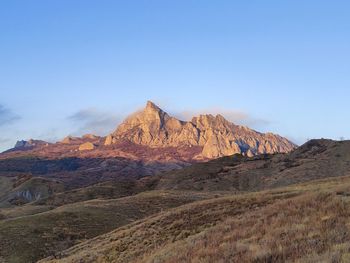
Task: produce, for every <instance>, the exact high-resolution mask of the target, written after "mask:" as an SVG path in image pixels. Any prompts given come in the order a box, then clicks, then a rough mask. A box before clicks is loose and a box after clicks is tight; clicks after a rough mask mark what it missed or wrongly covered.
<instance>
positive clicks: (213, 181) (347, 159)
mask: <svg viewBox="0 0 350 263" xmlns="http://www.w3.org/2000/svg"><path fill="white" fill-rule="evenodd" d="M349 172H350V141H342V142H338V141H332V140H311V141H309V142H308V143H306V144H304V145H303V146H301V147H299V148H297V149H296V150H295V151H293V152H291V153H288V154H275V155H261V156H256V157H253V158H247V157H243V156H240V155H234V156H230V157H223V158H219V159H217V160H213V161H210V162H207V163H199V164H195V165H192V166H190V167H186V168H184V169H182V170H177V171H172V172H168V173H164V174H162V175H161V176H160V178H159V180H160V181H159V183H158V185H157V189H181V190H199V191H212V190H222V191H233V192H239V191H259V190H264V189H270V188H274V187H281V186H287V185H291V184H296V183H300V182H305V181H310V180H315V179H321V178H327V177H336V176H344V175H346V174H348V173H349Z"/></svg>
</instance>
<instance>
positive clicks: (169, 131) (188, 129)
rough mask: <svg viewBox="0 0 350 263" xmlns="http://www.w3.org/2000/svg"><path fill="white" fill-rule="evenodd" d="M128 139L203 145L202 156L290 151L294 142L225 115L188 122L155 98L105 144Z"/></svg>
mask: <svg viewBox="0 0 350 263" xmlns="http://www.w3.org/2000/svg"><path fill="white" fill-rule="evenodd" d="M119 140H127V141H130V142H133V143H135V144H140V145H145V146H149V147H160V148H162V147H179V146H198V147H202V149H203V151H202V157H205V158H215V157H220V156H224V155H231V154H234V153H242V154H247V155H256V154H261V153H275V152H288V151H291V150H292V149H294V144H293V143H291V142H289V141H288V140H287V139H285V138H282V137H279V136H275V135H272V136H269V135H267V134H262V133H258V132H256V131H254V130H250V129H239V126H236V125H235V124H233V123H231V122H230V121H228V120H226V119H225V118H224V117H223V116H222V115H220V114H218V115H216V116H213V115H211V114H207V115H200V116H199V117H194V118H193V119H192V120H191V121H189V122H184V121H180V120H178V119H176V118H174V117H171V116H169V115H168V114H167V113H166V112H165V111H163V110H162V109H160V108H159V107H158V106H157V105H156V104H154V103H153V102H152V101H147V104H146V108H145V109H144V110H143V111H141V112H137V113H135V114H132V115H131V116H129V117H128V118H127V119H126V120H125V121H124V122H123V123H122V124H121V125H119V127H118V128H117V130H116V131H115V132H113V133H112V134H110V135H109V136H108V137H107V139H106V141H105V145H110V144H114V143H117V142H118V141H119Z"/></svg>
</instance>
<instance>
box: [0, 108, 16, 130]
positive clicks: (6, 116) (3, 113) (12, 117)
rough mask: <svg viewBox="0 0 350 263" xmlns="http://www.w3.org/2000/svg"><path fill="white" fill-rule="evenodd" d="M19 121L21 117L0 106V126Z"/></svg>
mask: <svg viewBox="0 0 350 263" xmlns="http://www.w3.org/2000/svg"><path fill="white" fill-rule="evenodd" d="M19 119H20V117H19V116H18V115H17V114H15V113H14V112H12V111H11V110H10V109H8V108H6V107H5V106H4V105H2V104H0V126H4V125H7V124H10V123H13V122H14V121H17V120H19Z"/></svg>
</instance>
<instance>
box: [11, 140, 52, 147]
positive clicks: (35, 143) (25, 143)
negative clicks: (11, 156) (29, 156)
mask: <svg viewBox="0 0 350 263" xmlns="http://www.w3.org/2000/svg"><path fill="white" fill-rule="evenodd" d="M43 145H48V143H47V142H45V141H41V140H33V139H30V140H28V141H25V140H21V141H17V142H16V144H15V147H14V149H21V148H22V149H24V148H33V147H35V146H43Z"/></svg>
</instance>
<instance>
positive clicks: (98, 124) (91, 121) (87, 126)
mask: <svg viewBox="0 0 350 263" xmlns="http://www.w3.org/2000/svg"><path fill="white" fill-rule="evenodd" d="M67 119H68V120H69V121H70V122H72V123H73V124H74V125H76V133H77V134H79V135H81V134H84V133H93V134H97V135H106V134H108V133H110V132H112V131H113V130H114V129H115V128H116V126H117V124H118V123H120V120H121V116H118V115H115V114H112V113H109V112H104V111H101V110H98V109H95V108H88V109H82V110H80V111H78V112H76V113H74V114H72V115H71V116H69V117H68V118H67Z"/></svg>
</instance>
